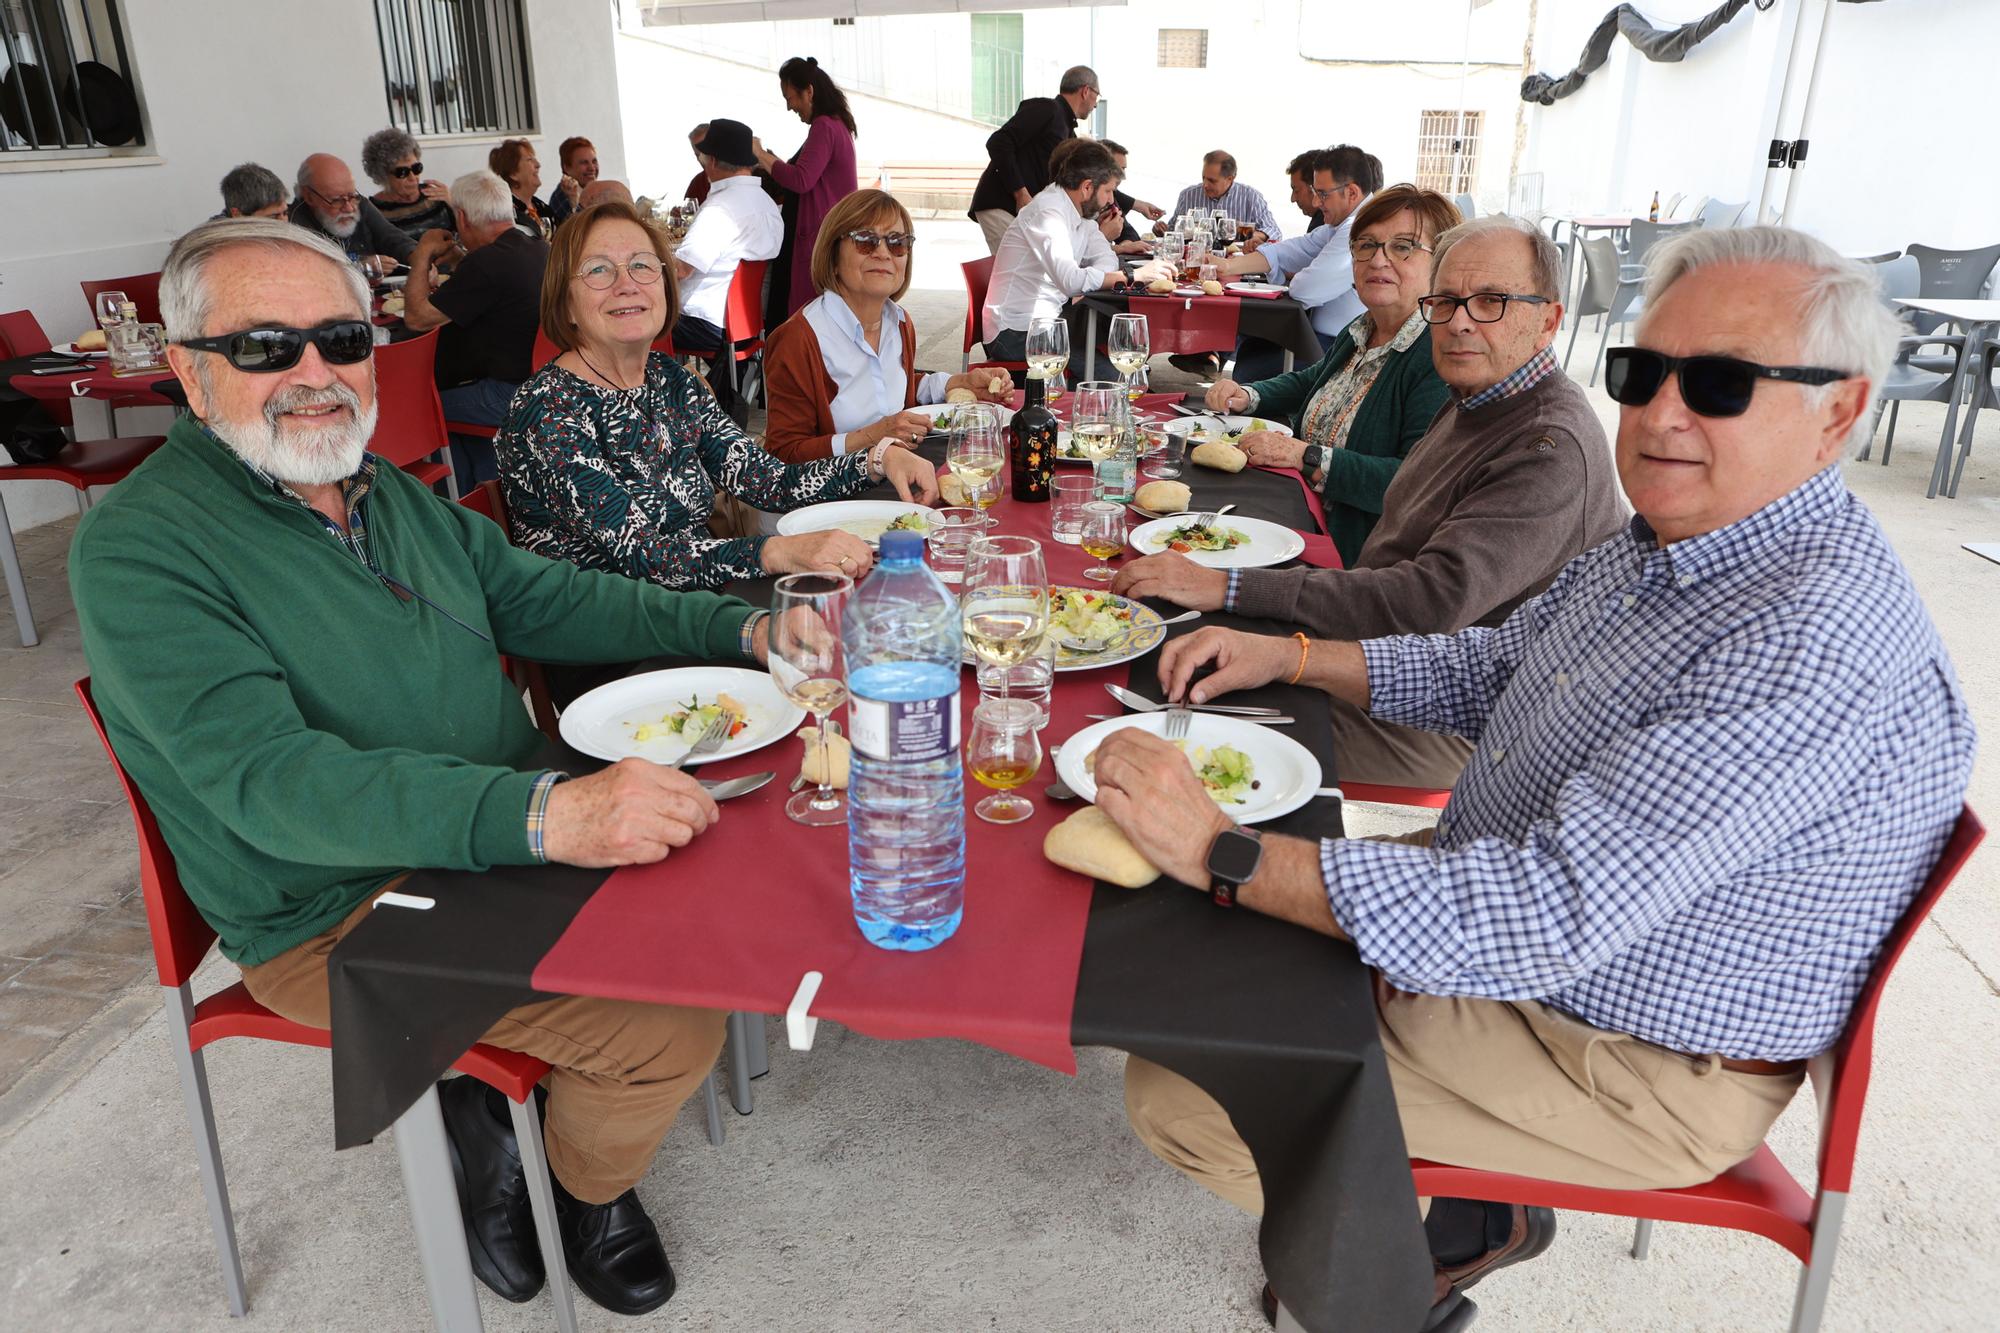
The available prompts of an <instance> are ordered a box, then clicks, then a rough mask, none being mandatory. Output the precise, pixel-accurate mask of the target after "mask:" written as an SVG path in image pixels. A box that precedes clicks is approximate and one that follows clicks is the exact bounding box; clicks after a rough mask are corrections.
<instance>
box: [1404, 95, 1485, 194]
mask: <svg viewBox="0 0 2000 1333" xmlns="http://www.w3.org/2000/svg"><path fill="white" fill-rule="evenodd" d="M1463 114H1464V123H1463V125H1462V127H1461V125H1460V121H1459V116H1460V113H1459V112H1457V111H1426V112H1424V113H1423V123H1422V127H1421V128H1420V129H1419V130H1418V131H1417V185H1418V187H1419V188H1421V189H1425V190H1436V191H1437V192H1438V193H1439V194H1469V193H1471V191H1472V182H1473V181H1474V180H1476V179H1477V178H1478V176H1479V131H1480V128H1481V126H1482V125H1483V123H1484V122H1485V120H1486V113H1485V112H1484V111H1467V112H1465V113H1463ZM1454 158H1456V159H1457V164H1458V170H1457V172H1456V173H1454V172H1453V170H1452V162H1453V159H1454Z"/></svg>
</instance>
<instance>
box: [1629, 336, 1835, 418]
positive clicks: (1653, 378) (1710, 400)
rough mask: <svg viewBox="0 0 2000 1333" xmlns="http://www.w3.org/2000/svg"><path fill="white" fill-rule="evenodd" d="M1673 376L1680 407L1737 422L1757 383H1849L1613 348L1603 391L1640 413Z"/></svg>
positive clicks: (1747, 364)
mask: <svg viewBox="0 0 2000 1333" xmlns="http://www.w3.org/2000/svg"><path fill="white" fill-rule="evenodd" d="M1675 374H1678V375H1679V376H1680V383H1681V401H1682V402H1684V403H1686V404H1687V405H1688V411H1690V412H1693V413H1694V414H1695V415H1697V416H1704V417H1740V416H1742V415H1743V414H1744V413H1745V412H1747V411H1749V410H1750V395H1751V394H1753V393H1755V392H1756V390H1757V381H1758V380H1785V381H1788V382H1789V383H1792V384H1832V383H1833V382H1834V381H1835V380H1844V379H1851V378H1853V377H1852V376H1850V375H1849V374H1848V373H1847V372H1846V371H1844V370H1828V369H1826V368H1825V367H1823V366H1760V365H1758V364H1757V363H1756V362H1755V361H1739V360H1737V359H1736V358H1735V357H1733V356H1667V355H1665V354H1663V353H1660V352H1654V351H1649V350H1647V349H1646V348H1644V347H1614V348H1612V349H1611V351H1610V352H1609V353H1607V354H1606V356H1605V359H1604V391H1605V392H1606V393H1608V394H1610V395H1611V399H1612V401H1613V402H1618V403H1623V404H1625V406H1627V407H1644V406H1645V405H1646V404H1647V403H1650V402H1652V401H1653V395H1654V394H1656V393H1658V392H1659V391H1660V386H1661V385H1663V384H1665V383H1666V382H1667V376H1669V375H1675Z"/></svg>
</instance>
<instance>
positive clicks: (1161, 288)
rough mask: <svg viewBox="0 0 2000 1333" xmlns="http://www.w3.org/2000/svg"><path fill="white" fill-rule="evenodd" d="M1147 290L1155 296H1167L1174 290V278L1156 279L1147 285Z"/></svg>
mask: <svg viewBox="0 0 2000 1333" xmlns="http://www.w3.org/2000/svg"><path fill="white" fill-rule="evenodd" d="M1146 290H1147V291H1149V292H1151V293H1153V294H1154V295H1155V296H1166V295H1168V294H1169V293H1171V292H1172V291H1173V290H1174V280H1173V279H1172V278H1154V279H1153V280H1152V281H1151V282H1149V283H1147V284H1146Z"/></svg>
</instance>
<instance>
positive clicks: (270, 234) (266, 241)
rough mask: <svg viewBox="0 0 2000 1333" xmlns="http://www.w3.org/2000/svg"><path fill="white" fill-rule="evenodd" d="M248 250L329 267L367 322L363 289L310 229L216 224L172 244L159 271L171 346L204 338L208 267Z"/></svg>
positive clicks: (336, 252) (233, 221)
mask: <svg viewBox="0 0 2000 1333" xmlns="http://www.w3.org/2000/svg"><path fill="white" fill-rule="evenodd" d="M235 246H249V247H251V248H253V249H258V250H263V251H266V252H267V253H276V254H283V255H287V256H291V255H294V254H296V252H298V251H301V250H303V251H305V252H306V253H307V254H309V255H312V256H314V257H316V258H319V259H324V260H325V261H326V262H327V263H329V264H331V265H333V267H334V269H335V271H337V272H338V273H339V274H340V277H341V280H342V281H343V282H345V283H346V284H347V290H348V292H349V293H350V294H351V295H352V296H353V297H354V317H355V318H356V319H367V318H368V307H369V300H368V283H367V280H366V279H364V278H363V277H362V276H361V270H360V269H358V268H356V267H355V266H354V265H352V264H350V263H348V262H347V255H346V253H345V252H344V251H343V250H341V248H340V247H339V246H337V245H335V244H334V243H333V242H332V241H330V240H328V239H327V238H326V237H324V236H322V235H320V234H319V233H318V232H317V231H314V230H313V229H312V228H310V227H298V226H294V225H293V224H291V223H289V222H286V221H285V220H284V219H282V218H218V219H215V220H213V221H210V222H204V223H202V224H201V225H200V226H199V227H196V228H195V229H194V230H193V231H191V232H189V233H188V234H187V235H185V236H183V237H181V238H180V239H179V240H178V241H175V242H174V248H173V249H172V250H170V251H168V252H167V262H166V264H165V265H164V266H162V267H161V269H160V317H161V320H162V321H163V322H164V323H165V324H166V326H167V337H168V338H169V339H171V340H172V341H174V342H181V341H183V340H185V339H188V338H202V337H207V336H208V316H209V312H210V311H211V310H213V309H214V308H215V300H214V298H213V296H212V295H211V294H210V292H209V289H208V266H209V264H210V263H211V262H213V261H214V259H215V257H216V256H217V255H219V254H221V253H222V252H223V251H224V250H228V249H231V248H233V247H235Z"/></svg>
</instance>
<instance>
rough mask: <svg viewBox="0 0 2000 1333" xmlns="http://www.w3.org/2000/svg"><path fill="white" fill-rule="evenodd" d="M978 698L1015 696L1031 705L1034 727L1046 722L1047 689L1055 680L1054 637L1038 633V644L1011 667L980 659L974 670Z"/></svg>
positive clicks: (1042, 725) (1044, 725) (1047, 708)
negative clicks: (1034, 649)
mask: <svg viewBox="0 0 2000 1333" xmlns="http://www.w3.org/2000/svg"><path fill="white" fill-rule="evenodd" d="M975 676H976V679H977V680H978V682H979V697H980V698H981V699H994V698H997V699H1008V698H1012V699H1018V700H1021V701H1023V702H1025V703H1030V704H1033V705H1034V706H1035V709H1036V712H1037V713H1038V715H1039V720H1038V721H1037V722H1036V723H1035V725H1036V726H1037V727H1046V726H1047V725H1048V724H1049V690H1050V689H1051V688H1052V687H1053V686H1054V685H1055V680H1056V639H1055V635H1053V634H1045V635H1043V636H1042V644H1041V647H1040V648H1038V649H1037V650H1036V651H1035V652H1034V653H1032V654H1030V655H1029V656H1027V657H1025V658H1023V659H1021V660H1020V661H1019V662H1016V663H1015V664H1014V665H1012V666H995V665H994V664H993V663H991V662H988V661H985V660H983V659H982V660H981V661H980V662H979V666H978V670H977V672H976V673H975Z"/></svg>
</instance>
